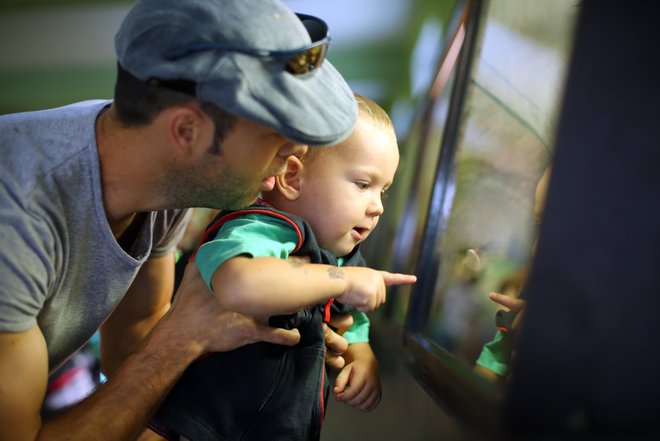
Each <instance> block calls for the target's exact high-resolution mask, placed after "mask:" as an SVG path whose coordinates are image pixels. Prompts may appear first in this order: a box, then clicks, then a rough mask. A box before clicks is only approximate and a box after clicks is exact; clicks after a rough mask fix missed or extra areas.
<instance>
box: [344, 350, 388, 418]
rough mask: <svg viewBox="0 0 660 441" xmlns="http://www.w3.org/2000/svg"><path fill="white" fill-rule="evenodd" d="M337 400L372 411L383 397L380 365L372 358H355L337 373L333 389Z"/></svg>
mask: <svg viewBox="0 0 660 441" xmlns="http://www.w3.org/2000/svg"><path fill="white" fill-rule="evenodd" d="M332 393H334V394H335V398H336V399H337V401H341V402H344V403H346V404H349V405H351V406H353V407H354V408H356V409H358V410H362V411H364V412H371V411H372V410H374V409H375V408H376V406H378V403H380V399H381V394H382V391H381V385H380V377H379V375H378V365H377V364H376V363H374V362H373V361H372V360H355V361H352V362H351V363H349V364H347V365H346V366H345V367H344V369H342V370H341V372H340V373H339V374H338V375H337V379H336V380H335V387H334V388H333V390H332Z"/></svg>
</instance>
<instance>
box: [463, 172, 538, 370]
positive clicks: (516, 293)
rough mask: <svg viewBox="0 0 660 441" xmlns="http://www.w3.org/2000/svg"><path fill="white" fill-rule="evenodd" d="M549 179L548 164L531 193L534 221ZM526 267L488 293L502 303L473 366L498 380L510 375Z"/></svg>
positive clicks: (523, 308) (522, 298) (523, 296)
mask: <svg viewBox="0 0 660 441" xmlns="http://www.w3.org/2000/svg"><path fill="white" fill-rule="evenodd" d="M549 182H550V167H548V168H547V169H546V170H545V172H544V173H543V175H542V176H541V178H540V179H539V182H538V183H537V184H536V191H535V193H534V218H535V219H536V223H537V225H540V223H541V217H542V215H543V207H544V205H545V197H546V194H547V191H548V184H549ZM535 248H536V239H534V242H533V243H532V254H534V251H535ZM527 274H528V268H527V267H523V268H521V269H520V270H518V271H517V272H515V273H514V274H513V275H512V276H511V277H510V278H508V279H506V280H505V281H504V282H503V284H502V286H501V287H500V292H499V293H498V292H491V293H490V294H489V295H488V297H489V298H490V299H491V300H492V301H493V302H495V303H498V304H499V305H501V306H503V307H504V309H502V310H499V311H498V312H497V314H496V319H495V322H496V323H495V326H496V328H497V331H496V333H495V336H494V338H493V339H492V340H491V341H489V342H488V343H486V344H485V345H484V346H483V348H482V350H481V353H480V354H479V357H478V358H477V361H476V362H475V366H474V370H475V371H476V372H478V373H480V374H481V375H483V376H484V377H486V378H488V379H490V380H493V381H497V382H499V381H502V380H503V379H505V378H508V376H509V375H510V365H511V362H512V360H513V358H514V357H515V348H516V336H517V334H518V332H519V331H520V329H521V326H522V322H523V315H524V312H525V305H526V300H525V290H524V285H525V280H526V278H527Z"/></svg>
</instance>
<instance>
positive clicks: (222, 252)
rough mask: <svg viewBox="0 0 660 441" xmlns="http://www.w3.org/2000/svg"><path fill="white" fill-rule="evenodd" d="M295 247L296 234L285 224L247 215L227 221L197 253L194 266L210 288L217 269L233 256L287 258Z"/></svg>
mask: <svg viewBox="0 0 660 441" xmlns="http://www.w3.org/2000/svg"><path fill="white" fill-rule="evenodd" d="M297 245H298V233H297V232H296V231H295V230H294V228H293V227H292V226H291V225H290V224H289V223H288V222H286V221H284V220H281V219H278V218H275V217H273V216H268V215H264V214H258V213H250V214H246V215H245V216H241V217H239V218H236V219H232V220H230V221H228V222H226V223H225V224H224V225H222V227H220V230H219V231H218V234H217V235H216V237H215V238H214V239H213V240H210V241H208V242H206V243H204V244H203V245H202V246H200V247H199V249H198V250H197V254H196V255H195V263H197V267H198V268H199V272H200V274H201V275H202V278H203V279H204V281H205V282H206V284H207V286H208V287H209V288H210V289H211V290H213V289H212V288H211V279H212V277H213V273H214V272H215V270H216V269H218V268H219V267H220V265H222V264H223V263H224V262H226V261H227V260H228V259H231V258H232V257H236V256H240V255H247V256H252V257H277V258H279V259H286V258H288V257H289V255H290V254H291V252H292V251H293V250H294V249H295V248H296V246H297Z"/></svg>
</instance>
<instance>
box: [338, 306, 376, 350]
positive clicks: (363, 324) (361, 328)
mask: <svg viewBox="0 0 660 441" xmlns="http://www.w3.org/2000/svg"><path fill="white" fill-rule="evenodd" d="M351 315H353V325H351V327H350V328H348V330H347V331H346V332H344V335H343V337H344V338H345V339H346V341H348V344H349V345H350V344H353V343H369V326H370V323H371V322H370V321H369V317H367V314H365V313H364V312H361V311H351Z"/></svg>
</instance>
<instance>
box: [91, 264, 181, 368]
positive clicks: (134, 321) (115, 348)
mask: <svg viewBox="0 0 660 441" xmlns="http://www.w3.org/2000/svg"><path fill="white" fill-rule="evenodd" d="M173 292H174V253H171V254H168V255H165V256H162V257H156V258H150V259H148V260H147V261H146V262H145V263H144V265H142V267H141V268H140V271H139V273H138V274H137V276H136V278H135V280H134V281H133V283H132V284H131V287H130V288H129V290H128V292H127V293H126V295H125V296H124V298H123V299H122V301H121V303H120V304H119V306H117V308H116V309H115V311H114V312H113V313H112V315H111V316H110V317H109V318H108V319H107V320H106V321H105V323H104V324H103V326H102V327H101V369H102V371H103V373H104V374H105V375H107V376H110V375H111V374H112V372H113V371H114V370H115V369H116V368H117V366H119V364H120V363H121V362H122V361H123V360H124V359H125V358H126V357H127V356H128V355H129V354H130V353H131V352H132V351H133V350H134V349H135V348H136V347H137V346H138V344H139V343H140V342H141V341H142V340H143V339H144V337H145V336H146V335H147V334H148V333H149V332H150V331H151V329H152V328H153V327H154V326H155V325H156V323H157V322H158V320H160V318H161V317H162V316H163V315H164V314H165V313H166V312H167V310H168V309H169V307H170V301H171V299H172V293H173Z"/></svg>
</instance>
